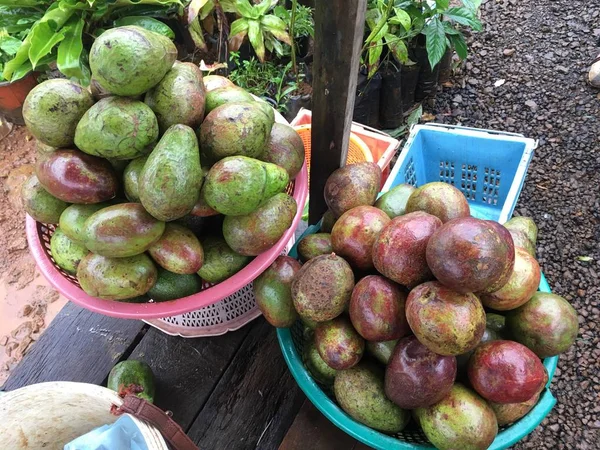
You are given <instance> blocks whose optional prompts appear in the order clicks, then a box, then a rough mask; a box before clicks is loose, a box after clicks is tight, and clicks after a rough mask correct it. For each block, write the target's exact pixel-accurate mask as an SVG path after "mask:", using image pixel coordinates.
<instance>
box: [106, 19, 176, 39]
mask: <svg viewBox="0 0 600 450" xmlns="http://www.w3.org/2000/svg"><path fill="white" fill-rule="evenodd" d="M114 24H115V26H117V27H122V26H124V25H136V26H138V27H142V28H145V29H146V30H150V31H154V32H155V33H158V34H162V35H163V36H166V37H168V38H169V39H175V32H174V31H173V30H172V29H171V27H169V26H168V25H167V24H166V23H163V22H161V21H160V20H156V19H155V18H153V17H145V16H128V17H121V18H120V19H117V20H115V22H114Z"/></svg>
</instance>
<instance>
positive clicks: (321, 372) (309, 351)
mask: <svg viewBox="0 0 600 450" xmlns="http://www.w3.org/2000/svg"><path fill="white" fill-rule="evenodd" d="M302 361H303V362H304V365H305V366H306V369H307V370H308V371H309V373H310V375H311V376H312V377H313V379H314V380H315V381H316V382H317V383H321V384H323V385H325V386H333V381H334V379H335V376H336V375H337V373H338V371H337V370H335V369H332V368H331V367H329V366H328V365H327V363H326V362H325V361H323V358H321V355H319V351H318V350H317V347H316V345H315V343H314V341H313V340H310V341H308V342H306V343H305V344H304V351H303V352H302Z"/></svg>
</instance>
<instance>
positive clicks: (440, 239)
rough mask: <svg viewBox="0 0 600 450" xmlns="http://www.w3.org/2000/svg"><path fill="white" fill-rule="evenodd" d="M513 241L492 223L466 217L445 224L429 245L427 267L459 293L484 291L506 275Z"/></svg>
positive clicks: (510, 263)
mask: <svg viewBox="0 0 600 450" xmlns="http://www.w3.org/2000/svg"><path fill="white" fill-rule="evenodd" d="M512 248H513V243H512V240H508V239H507V238H506V236H505V234H504V233H502V234H501V233H498V231H497V230H496V228H495V227H494V226H491V225H490V223H489V221H486V220H480V219H475V218H473V217H463V218H459V219H453V220H450V221H449V222H446V223H445V224H444V225H443V226H442V227H441V228H439V229H438V230H437V231H436V232H435V233H433V235H432V236H431V238H430V239H429V242H428V243H427V252H426V256H427V264H428V265H429V268H430V269H431V271H432V272H433V275H434V276H435V277H436V278H437V279H438V280H439V281H440V282H441V283H443V284H444V285H446V286H447V287H449V288H450V289H453V290H455V291H456V292H461V293H467V292H481V291H485V290H486V289H488V288H489V287H490V286H491V285H493V284H494V283H495V282H496V281H498V279H500V277H501V276H502V275H503V274H504V273H505V271H506V266H510V265H513V264H514V258H513V260H511V259H510V255H511V254H514V251H513V252H511V249H512Z"/></svg>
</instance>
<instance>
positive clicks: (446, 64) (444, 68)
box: [438, 47, 454, 84]
mask: <svg viewBox="0 0 600 450" xmlns="http://www.w3.org/2000/svg"><path fill="white" fill-rule="evenodd" d="M453 55H454V49H453V48H452V47H448V48H447V49H446V53H444V57H443V58H442V60H441V61H440V64H439V66H440V76H439V78H438V83H439V84H444V83H447V82H448V81H450V75H451V73H452V56H453Z"/></svg>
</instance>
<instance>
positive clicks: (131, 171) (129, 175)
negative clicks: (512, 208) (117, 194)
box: [123, 156, 148, 202]
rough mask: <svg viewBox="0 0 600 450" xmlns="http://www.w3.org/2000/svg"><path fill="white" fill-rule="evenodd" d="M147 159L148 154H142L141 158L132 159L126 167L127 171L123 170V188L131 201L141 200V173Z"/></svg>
mask: <svg viewBox="0 0 600 450" xmlns="http://www.w3.org/2000/svg"><path fill="white" fill-rule="evenodd" d="M147 160H148V157H147V156H140V157H139V158H135V159H134V160H132V161H130V162H129V164H127V166H126V167H125V171H124V172H123V190H124V191H125V197H127V199H128V200H129V201H130V202H139V201H140V191H139V181H140V173H141V172H142V169H143V168H144V164H146V161H147Z"/></svg>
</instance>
